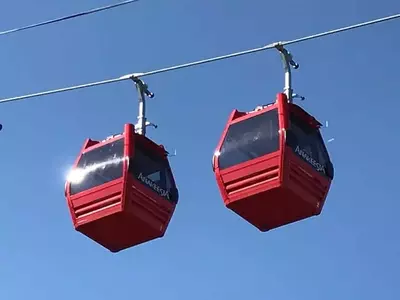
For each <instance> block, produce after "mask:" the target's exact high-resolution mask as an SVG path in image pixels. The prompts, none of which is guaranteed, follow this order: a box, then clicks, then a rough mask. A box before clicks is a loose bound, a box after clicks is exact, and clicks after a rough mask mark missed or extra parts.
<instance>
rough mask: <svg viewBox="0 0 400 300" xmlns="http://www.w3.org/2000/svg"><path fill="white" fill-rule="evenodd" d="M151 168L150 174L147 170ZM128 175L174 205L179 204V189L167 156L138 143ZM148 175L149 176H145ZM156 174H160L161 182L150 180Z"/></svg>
mask: <svg viewBox="0 0 400 300" xmlns="http://www.w3.org/2000/svg"><path fill="white" fill-rule="evenodd" d="M149 166H151V167H152V168H151V171H150V173H149V171H148V170H146V167H149ZM128 173H129V174H131V176H132V177H133V178H134V179H135V180H136V181H137V182H139V183H140V184H142V185H143V186H145V187H146V188H149V189H150V190H152V191H154V192H155V193H156V194H157V195H159V196H161V197H162V198H164V199H166V200H167V201H169V202H171V203H173V204H176V203H178V198H179V194H178V189H177V186H176V183H175V179H174V176H173V173H172V169H171V167H170V165H169V162H168V159H167V156H166V155H165V156H164V157H162V156H160V154H159V153H156V152H155V151H151V150H149V149H146V147H144V146H143V145H142V143H140V142H138V141H136V142H135V149H134V153H133V157H131V158H130V160H129V168H128ZM146 173H149V174H148V175H145V174H146ZM155 173H159V176H160V180H154V179H151V178H149V176H151V175H153V174H155Z"/></svg>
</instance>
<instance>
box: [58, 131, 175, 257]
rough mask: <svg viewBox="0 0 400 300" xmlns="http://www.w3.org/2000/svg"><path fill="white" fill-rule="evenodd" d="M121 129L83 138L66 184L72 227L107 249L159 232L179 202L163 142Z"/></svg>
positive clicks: (147, 238) (120, 247)
mask: <svg viewBox="0 0 400 300" xmlns="http://www.w3.org/2000/svg"><path fill="white" fill-rule="evenodd" d="M124 129H125V130H124V133H123V134H119V135H116V136H113V137H111V138H108V139H106V140H104V141H101V142H98V141H93V140H91V139H87V140H86V142H85V144H84V146H83V148H82V150H81V153H80V155H79V157H78V158H77V160H76V162H75V165H74V168H73V170H72V172H71V176H70V177H69V179H68V180H67V182H66V185H65V194H66V198H67V201H68V206H69V209H70V212H71V217H72V220H73V223H74V226H75V229H76V230H77V231H79V232H81V233H83V234H84V235H86V236H87V237H89V238H90V239H92V240H94V241H96V242H97V243H99V244H101V245H103V246H104V247H105V248H107V249H109V250H110V251H112V252H118V251H120V250H123V249H126V248H129V247H132V246H134V245H138V244H141V243H144V242H147V241H150V240H153V239H155V238H160V237H162V236H163V235H164V233H165V231H166V229H167V227H168V224H169V221H170V219H171V217H172V215H173V213H174V210H175V206H176V204H177V202H178V190H177V188H176V185H175V181H174V177H173V174H172V171H171V168H170V165H169V162H168V157H167V152H166V151H165V150H164V147H163V146H160V145H157V144H155V143H154V142H153V141H151V140H150V139H148V138H147V137H145V136H143V135H139V134H137V133H135V128H134V125H132V124H126V125H125V128H124Z"/></svg>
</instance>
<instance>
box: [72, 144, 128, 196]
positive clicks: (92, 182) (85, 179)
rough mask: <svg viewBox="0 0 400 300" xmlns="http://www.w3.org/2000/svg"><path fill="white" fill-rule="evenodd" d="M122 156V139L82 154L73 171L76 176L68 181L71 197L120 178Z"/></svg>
mask: <svg viewBox="0 0 400 300" xmlns="http://www.w3.org/2000/svg"><path fill="white" fill-rule="evenodd" d="M123 156H124V140H123V139H120V140H118V141H115V142H113V143H109V144H106V145H104V146H101V147H99V148H96V149H94V150H90V151H88V152H86V153H84V154H83V155H82V156H81V159H80V160H79V162H78V165H77V167H76V168H75V170H74V171H73V172H74V174H76V176H73V178H71V180H70V182H71V183H70V193H71V195H73V194H77V193H79V192H82V191H85V190H88V189H91V188H93V187H96V186H99V185H102V184H104V183H106V182H109V181H112V180H115V179H118V178H121V177H122V174H123V160H122V158H123ZM78 177H79V178H78Z"/></svg>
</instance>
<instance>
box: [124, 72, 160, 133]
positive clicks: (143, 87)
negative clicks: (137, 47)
mask: <svg viewBox="0 0 400 300" xmlns="http://www.w3.org/2000/svg"><path fill="white" fill-rule="evenodd" d="M138 75H140V74H130V75H128V76H129V78H130V79H132V80H133V82H134V83H135V85H136V90H137V92H138V100H139V114H138V117H137V119H138V121H137V123H136V124H135V131H136V132H137V133H138V134H141V135H146V127H147V126H152V127H154V128H157V127H158V126H157V125H156V124H153V123H151V122H149V121H147V118H146V96H147V97H149V98H154V93H152V92H151V91H150V90H149V88H148V85H147V84H146V83H144V82H143V80H141V79H140V78H139V77H138Z"/></svg>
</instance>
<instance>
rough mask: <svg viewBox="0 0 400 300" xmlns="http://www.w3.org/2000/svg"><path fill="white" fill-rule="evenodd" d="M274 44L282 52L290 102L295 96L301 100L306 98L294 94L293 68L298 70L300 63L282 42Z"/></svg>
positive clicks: (286, 87) (286, 92)
mask: <svg viewBox="0 0 400 300" xmlns="http://www.w3.org/2000/svg"><path fill="white" fill-rule="evenodd" d="M273 45H274V47H275V48H276V49H277V50H278V51H279V53H280V54H281V59H282V62H283V69H284V71H285V87H284V93H285V94H286V97H287V98H288V102H293V98H300V100H304V99H305V97H303V96H300V95H298V94H294V93H293V89H292V72H291V68H293V69H295V70H296V69H298V68H299V67H300V65H299V64H298V63H296V62H295V61H294V59H293V55H292V54H291V53H290V52H289V51H288V50H286V49H285V48H284V47H283V44H282V42H277V43H274V44H273Z"/></svg>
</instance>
